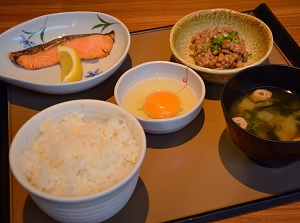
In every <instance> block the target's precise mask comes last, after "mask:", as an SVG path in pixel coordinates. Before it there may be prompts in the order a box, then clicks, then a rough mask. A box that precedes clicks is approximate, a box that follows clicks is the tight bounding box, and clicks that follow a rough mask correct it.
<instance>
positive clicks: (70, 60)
mask: <svg viewBox="0 0 300 223" xmlns="http://www.w3.org/2000/svg"><path fill="white" fill-rule="evenodd" d="M57 53H58V59H59V62H60V67H61V80H62V82H63V83H68V82H76V81H79V80H81V78H82V63H81V59H80V57H79V56H78V54H77V52H76V51H75V50H74V49H73V48H72V47H68V46H58V49H57Z"/></svg>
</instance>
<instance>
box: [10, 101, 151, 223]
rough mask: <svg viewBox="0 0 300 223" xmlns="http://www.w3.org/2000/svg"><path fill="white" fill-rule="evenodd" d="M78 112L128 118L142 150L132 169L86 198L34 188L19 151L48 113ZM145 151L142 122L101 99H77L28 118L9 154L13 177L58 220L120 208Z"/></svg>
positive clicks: (96, 218)
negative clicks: (23, 166)
mask: <svg viewBox="0 0 300 223" xmlns="http://www.w3.org/2000/svg"><path fill="white" fill-rule="evenodd" d="M72 112H76V113H78V114H83V119H85V120H103V119H104V120H106V119H107V118H108V117H111V116H115V115H121V116H123V117H125V118H126V119H127V121H128V122H127V123H128V125H129V126H130V127H131V129H132V130H133V132H134V134H135V136H136V139H137V141H138V143H139V148H140V152H139V155H138V157H137V159H136V163H135V166H134V167H133V169H132V170H131V172H130V173H129V174H128V175H127V176H126V177H125V178H124V179H123V180H121V181H120V182H118V183H116V184H115V185H114V186H112V187H110V188H108V189H106V190H104V191H102V192H99V193H96V194H93V195H89V196H84V197H57V196H52V195H49V194H47V193H45V192H41V191H40V190H38V189H36V188H35V187H33V186H32V185H31V184H30V183H29V181H28V179H27V177H26V176H25V174H24V171H23V169H22V167H21V165H20V162H19V154H20V152H21V151H22V150H23V149H25V148H28V147H29V146H30V144H31V143H32V141H33V140H34V139H35V137H37V135H38V134H39V124H40V123H41V121H42V120H44V119H45V118H46V117H47V116H53V117H54V118H55V119H57V120H60V119H61V118H62V117H63V116H65V115H67V114H70V113H72ZM145 153H146V137H145V132H144V130H143V128H142V126H141V125H140V123H139V122H138V121H137V120H136V118H134V117H133V116H132V115H131V114H130V113H129V112H127V111H126V110H124V109H122V108H121V107H119V106H117V105H115V104H112V103H109V102H105V101H99V100H89V99H84V100H74V101H68V102H63V103H60V104H57V105H54V106H52V107H49V108H47V109H45V110H43V111H41V112H39V113H38V114H36V115H35V116H33V117H32V118H31V119H30V120H28V121H27V122H26V123H25V124H24V125H23V126H22V127H21V128H20V130H19V131H18V132H17V134H16V135H15V137H14V139H13V141H12V144H11V147H10V154H9V162H10V168H11V170H12V173H13V175H14V177H15V178H16V179H17V181H18V182H19V183H20V185H22V186H23V188H25V189H26V190H27V191H28V193H29V195H30V196H31V198H32V199H33V200H34V201H35V203H36V204H37V205H38V206H39V207H40V208H41V209H42V210H43V211H44V212H45V213H46V214H48V215H49V216H50V217H52V218H54V219H56V220H57V221H59V222H70V223H71V222H72V223H81V222H90V223H92V222H100V221H104V220H106V219H108V218H110V217H112V216H113V215H114V214H116V213H117V212H118V211H120V210H121V209H122V208H123V207H124V206H125V204H126V203H127V201H128V200H129V198H130V197H131V195H132V193H133V191H134V189H135V186H136V183H137V180H138V178H139V171H140V167H141V165H142V162H143V160H144V156H145Z"/></svg>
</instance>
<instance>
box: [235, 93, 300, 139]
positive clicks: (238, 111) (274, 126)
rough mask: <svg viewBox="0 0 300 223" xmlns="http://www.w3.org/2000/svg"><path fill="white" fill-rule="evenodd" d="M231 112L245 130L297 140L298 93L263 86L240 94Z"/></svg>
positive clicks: (299, 136)
mask: <svg viewBox="0 0 300 223" xmlns="http://www.w3.org/2000/svg"><path fill="white" fill-rule="evenodd" d="M230 116H231V117H232V119H233V120H234V121H235V122H236V123H237V124H238V125H240V127H242V128H244V129H245V130H246V131H248V132H250V133H252V134H254V135H257V136H259V137H262V138H267V139H271V140H278V141H300V95H296V94H293V93H292V92H290V91H286V90H282V89H279V88H269V87H263V88H260V89H252V90H250V91H249V92H245V93H244V94H242V95H241V96H240V97H239V98H238V99H237V100H236V101H235V102H234V103H233V105H232V106H231V109H230Z"/></svg>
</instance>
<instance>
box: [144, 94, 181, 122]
mask: <svg viewBox="0 0 300 223" xmlns="http://www.w3.org/2000/svg"><path fill="white" fill-rule="evenodd" d="M143 107H144V110H145V112H146V113H147V115H149V116H150V117H152V118H170V117H173V116H175V115H176V114H177V113H178V111H179V110H180V100H179V98H178V96H177V95H176V94H174V93H172V92H169V91H156V92H153V93H151V94H149V95H147V96H146V98H145V101H144V104H143Z"/></svg>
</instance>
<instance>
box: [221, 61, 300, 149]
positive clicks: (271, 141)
mask: <svg viewBox="0 0 300 223" xmlns="http://www.w3.org/2000/svg"><path fill="white" fill-rule="evenodd" d="M260 67H287V68H292V69H298V70H299V71H300V68H298V67H294V66H292V65H285V64H264V65H258V66H255V67H247V68H246V69H247V70H248V69H249V70H252V69H259V68H260ZM246 69H245V70H246ZM241 75H242V71H240V72H238V73H237V74H236V75H234V76H233V77H231V78H230V79H229V80H228V81H227V82H226V83H225V84H224V87H223V89H222V91H221V97H220V101H221V107H222V110H223V114H224V117H225V119H226V120H227V121H228V122H230V123H231V124H232V125H233V126H235V128H237V129H239V130H240V131H242V132H244V133H245V134H246V135H248V136H249V137H251V138H253V139H255V140H259V141H265V142H269V143H276V144H300V141H279V140H272V139H267V138H263V137H260V136H257V135H255V134H252V133H250V132H248V131H246V130H245V129H243V128H242V127H240V126H239V125H238V124H237V123H235V122H234V121H233V120H232V118H231V116H230V115H229V112H228V110H227V109H226V108H225V104H224V94H225V93H224V92H225V91H226V90H227V87H228V85H229V84H230V83H231V82H232V81H233V80H234V79H235V78H237V77H239V76H241Z"/></svg>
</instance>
